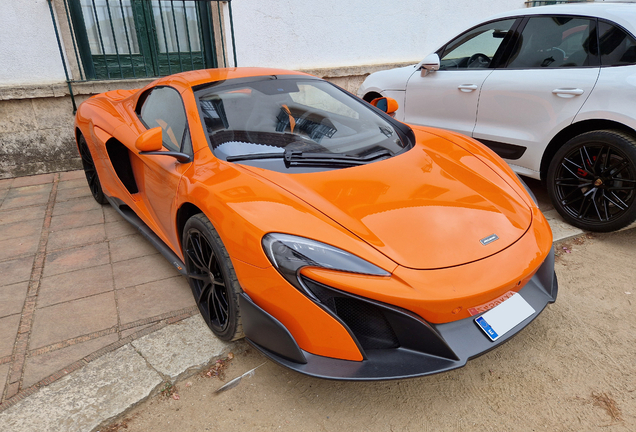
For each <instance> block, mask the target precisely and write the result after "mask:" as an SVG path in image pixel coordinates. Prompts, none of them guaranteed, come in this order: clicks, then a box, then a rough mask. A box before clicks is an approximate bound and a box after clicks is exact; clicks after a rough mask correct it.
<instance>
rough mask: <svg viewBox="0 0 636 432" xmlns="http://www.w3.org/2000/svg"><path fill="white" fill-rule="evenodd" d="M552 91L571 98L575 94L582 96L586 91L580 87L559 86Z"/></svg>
mask: <svg viewBox="0 0 636 432" xmlns="http://www.w3.org/2000/svg"><path fill="white" fill-rule="evenodd" d="M552 93H553V94H555V95H557V96H559V97H562V98H565V99H569V98H573V97H574V96H580V95H582V94H583V93H585V92H584V91H583V89H580V88H558V89H554V90H552Z"/></svg>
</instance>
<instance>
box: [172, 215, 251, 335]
mask: <svg viewBox="0 0 636 432" xmlns="http://www.w3.org/2000/svg"><path fill="white" fill-rule="evenodd" d="M182 244H183V251H184V256H185V265H186V270H187V272H188V281H189V283H190V288H191V289H192V294H193V295H194V300H195V301H196V303H197V306H199V311H200V312H201V315H202V316H203V319H205V322H206V323H207V325H208V327H210V329H211V330H212V332H213V333H214V334H215V335H216V336H217V337H218V338H219V339H222V340H224V341H232V340H237V339H240V338H242V337H243V326H242V325H241V317H240V313H239V303H238V296H239V294H240V293H241V292H242V290H241V287H240V285H239V283H238V280H237V278H236V273H235V272H234V266H232V261H231V260H230V256H229V255H228V253H227V250H226V249H225V246H223V242H222V241H221V238H220V237H219V235H218V233H217V232H216V230H215V229H214V227H213V226H212V223H211V222H210V221H209V220H208V218H207V217H205V215H203V214H201V213H199V214H196V215H194V216H192V217H191V218H190V219H188V221H187V222H186V224H185V228H184V230H183V243H182Z"/></svg>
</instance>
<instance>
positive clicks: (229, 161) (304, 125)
mask: <svg viewBox="0 0 636 432" xmlns="http://www.w3.org/2000/svg"><path fill="white" fill-rule="evenodd" d="M373 105H375V106H372V105H371V104H369V103H367V102H364V101H363V100H361V99H358V98H357V97H355V96H353V95H351V94H350V93H347V92H346V91H343V90H342V89H340V88H339V87H337V86H335V85H333V84H331V83H329V82H327V81H324V80H321V79H318V78H316V77H313V76H311V75H306V74H302V73H299V72H292V71H285V70H277V69H260V68H236V69H214V70H201V71H194V72H185V73H180V74H177V75H172V76H168V77H165V78H161V79H158V80H157V81H155V82H153V83H152V84H149V85H148V86H146V87H145V88H143V89H141V90H118V91H111V92H107V93H104V94H100V95H97V96H94V97H92V98H90V99H88V100H87V101H86V102H84V103H83V104H82V105H81V106H80V107H79V109H78V111H77V116H76V126H75V134H76V137H77V145H78V149H79V153H80V155H81V158H82V163H83V166H84V170H85V172H86V179H87V180H88V184H89V186H90V189H91V191H92V194H93V196H94V197H95V199H96V200H97V201H98V202H100V203H103V204H105V203H107V202H108V203H110V205H112V206H113V207H114V208H115V209H116V210H117V211H118V212H119V213H121V214H122V216H123V217H124V218H126V219H127V220H128V221H129V222H130V223H132V224H134V225H135V226H136V227H137V228H138V229H139V231H140V232H141V233H142V234H144V235H145V237H146V238H148V240H149V241H150V242H151V243H152V244H154V245H155V246H156V247H157V248H158V249H159V250H160V251H161V253H162V254H163V255H164V256H165V257H166V258H167V259H168V261H169V262H170V263H172V265H174V266H175V267H176V268H177V269H178V270H179V271H180V272H181V273H182V274H183V275H184V276H185V277H187V278H188V280H189V283H190V286H191V288H192V292H193V294H194V297H195V300H196V303H197V304H198V306H199V309H200V311H201V314H202V316H203V317H204V318H205V320H206V322H207V324H208V325H209V327H210V329H211V330H212V331H213V332H214V334H215V335H217V336H218V337H219V338H220V339H223V340H226V341H229V340H235V339H238V338H241V337H243V336H245V337H246V339H247V340H248V341H249V342H250V343H251V344H253V345H254V346H255V347H256V348H257V349H258V350H260V352H262V353H263V354H264V355H265V356H267V357H269V358H270V359H272V360H274V361H276V362H278V363H280V364H282V365H284V366H287V367H289V368H291V369H294V370H296V371H298V372H301V373H305V374H308V375H312V376H316V377H322V378H331V379H345V380H378V379H393V378H406V377H414V376H420V375H427V374H432V373H437V372H442V371H446V370H450V369H454V368H457V367H461V366H463V365H464V364H465V363H466V361H467V360H468V359H470V358H472V357H475V356H478V355H480V354H482V353H484V352H486V351H488V350H490V349H492V348H494V347H496V346H498V345H499V344H501V343H503V342H505V341H506V340H508V339H509V338H511V337H512V336H514V335H515V334H516V333H518V332H519V331H520V330H521V329H522V328H524V327H525V326H527V325H528V324H529V323H530V322H531V321H532V320H533V319H534V318H535V317H537V315H538V314H539V313H541V311H542V310H543V309H544V308H545V306H546V305H547V304H548V303H552V302H554V301H555V299H556V295H557V279H556V276H555V273H554V255H553V253H552V233H551V231H550V227H549V225H548V223H547V222H546V220H545V218H544V217H543V215H542V214H541V212H540V211H539V209H538V208H537V205H536V202H535V201H534V198H533V196H532V194H531V192H529V190H528V189H527V188H526V187H525V185H524V184H523V183H522V181H521V180H520V179H519V178H518V177H517V176H516V175H515V174H514V173H513V172H512V171H511V170H510V168H508V166H507V165H506V164H505V163H504V162H503V161H502V160H501V159H500V158H499V157H498V156H496V155H495V154H494V153H493V152H492V151H490V150H489V149H487V148H486V147H484V146H483V145H481V144H480V143H478V142H476V141H474V140H472V139H470V138H467V137H465V136H462V135H459V134H455V133H451V132H448V131H444V130H439V129H433V128H428V127H416V126H409V125H406V124H403V123H400V122H398V121H396V120H394V119H393V118H392V117H391V116H390V115H389V114H391V111H394V110H395V109H396V104H395V101H393V100H391V99H387V98H381V99H379V100H376V101H374V103H373ZM385 111H389V113H387V112H385Z"/></svg>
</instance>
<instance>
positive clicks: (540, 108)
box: [473, 16, 599, 178]
mask: <svg viewBox="0 0 636 432" xmlns="http://www.w3.org/2000/svg"><path fill="white" fill-rule="evenodd" d="M520 29H521V36H520V37H519V38H518V39H517V40H516V41H515V45H514V47H513V49H512V51H511V53H510V56H509V57H508V59H507V64H506V66H505V68H499V69H497V70H495V71H493V73H492V74H490V75H489V76H488V77H487V79H486V80H485V82H484V84H483V87H482V92H481V97H480V100H479V109H478V114H477V122H476V125H475V129H474V132H473V137H474V138H476V139H478V140H480V141H482V142H483V143H484V144H486V145H488V146H489V147H490V148H492V149H493V150H494V151H495V152H497V153H498V154H499V155H500V156H501V157H503V158H504V159H507V160H508V162H509V163H510V164H511V166H512V167H513V169H515V170H516V171H517V172H519V173H521V174H525V175H528V176H531V177H534V178H540V165H541V158H542V156H543V153H544V151H545V148H546V146H547V145H548V143H549V142H550V140H551V139H552V138H553V137H554V136H555V135H556V134H557V133H558V132H559V131H561V130H563V128H565V127H566V126H567V125H569V124H570V123H572V121H573V119H574V117H575V116H576V114H577V112H578V111H579V110H580V109H581V106H582V105H583V103H584V102H585V100H586V99H587V98H588V97H589V95H590V93H591V92H592V89H593V88H594V86H595V84H596V81H597V79H598V75H599V62H598V55H597V54H598V50H597V39H596V20H594V19H590V18H581V17H576V16H531V17H529V18H526V19H525V21H524V23H522V24H521V27H520Z"/></svg>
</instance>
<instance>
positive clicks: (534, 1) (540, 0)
mask: <svg viewBox="0 0 636 432" xmlns="http://www.w3.org/2000/svg"><path fill="white" fill-rule="evenodd" d="M590 1H594V0H531V1H526V2H525V3H526V7H535V6H549V5H555V4H563V3H585V2H590Z"/></svg>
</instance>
